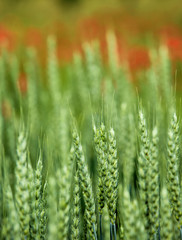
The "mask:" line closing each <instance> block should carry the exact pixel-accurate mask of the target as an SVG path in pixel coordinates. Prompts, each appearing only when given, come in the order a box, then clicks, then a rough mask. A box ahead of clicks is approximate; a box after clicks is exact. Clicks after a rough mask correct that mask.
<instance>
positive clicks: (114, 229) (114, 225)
mask: <svg viewBox="0 0 182 240" xmlns="http://www.w3.org/2000/svg"><path fill="white" fill-rule="evenodd" d="M112 226H113V231H114V240H116V224H113V225H112Z"/></svg>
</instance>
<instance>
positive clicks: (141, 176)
mask: <svg viewBox="0 0 182 240" xmlns="http://www.w3.org/2000/svg"><path fill="white" fill-rule="evenodd" d="M47 44H48V58H47V69H46V71H47V75H46V74H45V75H46V76H45V75H44V74H41V73H43V71H42V67H41V66H40V65H39V61H38V56H37V55H36V53H35V50H34V49H28V51H26V54H25V57H24V59H23V60H24V62H23V64H22V63H21V60H20V58H19V57H18V56H16V55H13V53H11V54H10V53H8V52H6V51H3V54H2V55H1V57H0V79H1V81H0V102H1V111H0V239H3V240H6V239H15V240H16V239H41V240H46V239H50V240H52V239H55V240H59V239H61V240H63V239H65V240H66V239H76V240H80V239H94V240H96V239H100V240H105V239H109V238H110V239H111V240H113V239H114V240H116V239H122V240H129V239H137V240H139V239H142V240H145V239H146V240H148V239H150V240H153V239H154V240H156V239H179V238H180V232H181V231H182V229H181V228H182V208H181V204H182V202H181V199H182V198H181V197H182V196H181V179H182V176H181V171H180V168H181V164H182V162H181V142H180V135H181V129H180V121H179V119H180V118H181V112H179V114H177V113H178V109H176V107H175V103H176V102H177V101H178V99H175V98H176V97H175V94H174V92H175V91H174V90H173V85H172V81H171V79H172V73H171V72H172V69H171V63H170V60H169V56H168V51H167V49H166V47H164V46H162V47H160V49H159V52H158V51H157V50H154V49H152V50H151V67H150V69H148V70H147V71H146V72H143V74H144V75H145V77H146V80H145V82H143V83H142V85H139V88H138V91H137V94H136V93H135V86H134V85H133V84H132V83H131V81H130V77H131V73H130V71H129V70H128V69H127V67H126V66H124V67H122V66H120V65H119V61H118V56H117V42H116V39H115V36H114V34H113V33H112V32H109V33H108V35H107V44H108V65H107V66H106V65H105V63H104V62H103V61H102V59H101V56H100V53H99V45H98V43H97V42H94V43H85V44H84V46H83V49H84V51H83V52H84V57H82V56H81V54H79V53H76V54H75V55H74V59H73V62H72V63H70V64H69V65H68V66H67V67H66V68H64V69H63V68H61V67H60V66H59V61H58V58H57V54H56V49H57V46H56V39H55V38H54V37H49V39H48V42H47ZM10 59H11V60H10ZM156 59H157V60H158V61H156ZM156 63H157V64H156ZM22 65H23V67H24V72H25V75H26V77H25V79H24V81H25V83H24V84H26V85H27V90H24V91H22V89H21V87H20V86H19V84H20V83H19V81H20V80H21V81H22V79H19V77H20V76H21V72H20V71H21V66H22ZM46 71H45V72H46ZM172 93H173V94H172ZM22 126H23V127H22ZM71 133H72V134H71ZM80 136H81V137H80ZM181 237H182V236H181Z"/></svg>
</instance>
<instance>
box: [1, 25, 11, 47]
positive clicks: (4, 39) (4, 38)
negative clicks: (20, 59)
mask: <svg viewBox="0 0 182 240" xmlns="http://www.w3.org/2000/svg"><path fill="white" fill-rule="evenodd" d="M14 40H15V39H14V37H13V34H12V33H11V32H10V31H9V30H8V29H7V28H5V27H4V26H2V25H1V26H0V47H5V48H8V49H12V48H13V46H14Z"/></svg>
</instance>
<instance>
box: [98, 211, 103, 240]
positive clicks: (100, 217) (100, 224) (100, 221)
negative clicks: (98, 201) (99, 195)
mask: <svg viewBox="0 0 182 240" xmlns="http://www.w3.org/2000/svg"><path fill="white" fill-rule="evenodd" d="M99 226H100V240H102V239H103V238H102V215H101V214H100V215H99Z"/></svg>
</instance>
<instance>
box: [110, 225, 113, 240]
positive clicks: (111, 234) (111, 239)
mask: <svg viewBox="0 0 182 240" xmlns="http://www.w3.org/2000/svg"><path fill="white" fill-rule="evenodd" d="M112 236H113V233H112V223H111V222H110V240H113V238H112Z"/></svg>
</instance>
